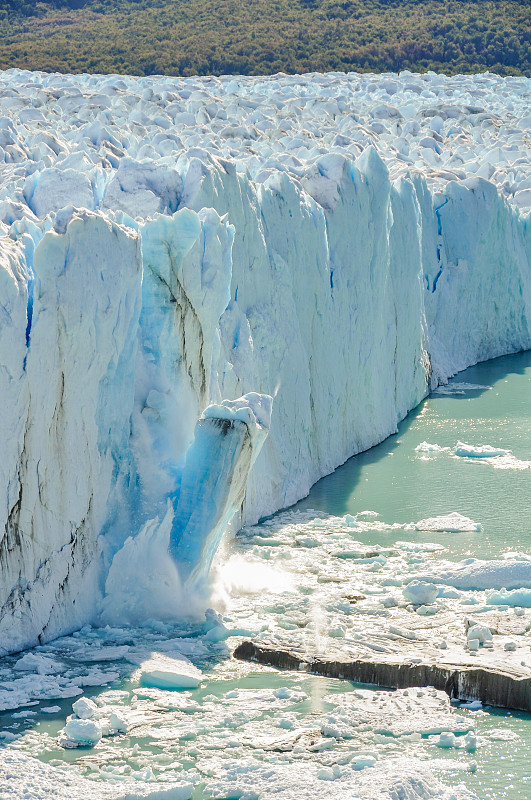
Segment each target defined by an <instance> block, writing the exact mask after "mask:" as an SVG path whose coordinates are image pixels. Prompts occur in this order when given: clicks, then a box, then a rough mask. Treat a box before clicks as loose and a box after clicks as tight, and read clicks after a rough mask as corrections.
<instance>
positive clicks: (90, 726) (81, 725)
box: [59, 718, 102, 747]
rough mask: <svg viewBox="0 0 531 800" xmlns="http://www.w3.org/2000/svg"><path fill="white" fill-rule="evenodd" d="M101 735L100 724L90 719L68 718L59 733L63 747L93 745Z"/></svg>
mask: <svg viewBox="0 0 531 800" xmlns="http://www.w3.org/2000/svg"><path fill="white" fill-rule="evenodd" d="M101 736H102V731H101V725H100V724H99V723H98V722H96V721H95V720H92V719H77V718H76V719H70V720H69V721H68V722H67V723H66V725H65V727H64V728H63V730H62V731H61V732H60V734H59V741H60V743H61V745H62V746H63V747H93V746H94V745H95V744H97V743H98V742H99V740H100V739H101Z"/></svg>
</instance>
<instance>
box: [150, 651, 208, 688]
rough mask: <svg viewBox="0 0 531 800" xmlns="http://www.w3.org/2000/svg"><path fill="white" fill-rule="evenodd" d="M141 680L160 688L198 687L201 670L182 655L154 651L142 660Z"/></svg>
mask: <svg viewBox="0 0 531 800" xmlns="http://www.w3.org/2000/svg"><path fill="white" fill-rule="evenodd" d="M140 669H141V674H140V682H141V684H142V685H143V686H153V687H155V688H158V689H196V688H197V687H198V686H199V685H200V683H201V678H202V675H201V672H200V671H199V670H198V669H197V667H194V665H193V664H192V663H191V661H189V660H188V659H187V658H185V657H184V656H182V655H172V656H170V655H165V654H163V653H152V654H151V655H150V657H149V658H147V659H145V660H143V661H141V662H140Z"/></svg>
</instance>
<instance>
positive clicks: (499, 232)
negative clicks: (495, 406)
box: [0, 71, 531, 654]
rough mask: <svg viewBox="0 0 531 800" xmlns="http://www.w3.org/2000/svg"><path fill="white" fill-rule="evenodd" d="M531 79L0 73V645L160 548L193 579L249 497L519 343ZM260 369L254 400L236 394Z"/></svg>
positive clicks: (523, 336)
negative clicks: (0, 447) (459, 373)
mask: <svg viewBox="0 0 531 800" xmlns="http://www.w3.org/2000/svg"><path fill="white" fill-rule="evenodd" d="M530 96H531V84H530V81H529V80H527V79H502V78H499V77H498V76H493V75H483V76H474V77H463V76H457V77H454V78H445V77H442V76H435V75H431V74H428V75H427V76H415V75H411V74H409V73H401V74H400V75H399V76H396V75H395V76H380V77H378V78H377V77H375V76H359V75H348V76H344V75H343V76H342V75H337V74H331V75H326V76H318V75H313V76H294V77H287V76H280V77H273V78H268V79H262V78H252V79H251V78H241V79H240V78H238V79H235V78H219V79H218V78H204V79H199V78H197V79H192V78H190V79H170V78H143V79H132V78H121V77H118V76H107V77H105V76H60V75H46V74H43V73H25V72H16V71H8V72H5V73H2V74H1V75H0V105H1V111H0V113H1V114H3V115H4V116H3V117H2V118H1V119H0V122H1V131H0V159H2V160H3V162H4V163H3V171H2V183H1V186H0V233H1V237H0V266H1V270H0V282H1V290H2V301H1V303H2V305H1V316H0V363H1V367H2V368H1V370H0V385H1V391H2V395H1V396H2V398H3V400H4V402H3V414H2V418H1V422H0V425H1V426H2V437H3V442H4V449H3V459H2V463H1V465H0V516H1V519H0V531H1V532H2V533H1V534H0V565H1V573H2V581H1V584H0V609H1V610H0V654H2V653H6V652H9V651H13V650H17V649H21V648H23V647H25V646H28V645H30V644H33V643H35V642H36V641H44V640H47V639H50V638H52V637H53V636H54V635H57V634H58V633H59V632H63V631H66V630H72V629H74V628H76V627H78V626H79V625H81V624H83V622H85V621H87V620H94V619H95V617H96V615H97V614H98V613H99V610H100V600H101V598H102V597H105V596H106V600H104V601H103V613H104V617H105V614H107V618H108V619H111V618H113V619H114V618H115V616H116V613H117V612H116V609H117V608H118V607H121V608H123V609H125V608H126V606H127V600H126V598H127V596H128V593H129V595H130V589H129V588H128V587H130V585H131V583H130V581H131V580H134V578H135V575H138V574H139V573H140V571H141V566H144V564H145V559H146V557H149V554H150V553H151V557H152V558H153V559H154V563H156V564H157V569H160V570H161V571H162V572H164V571H165V572H164V574H165V580H166V581H167V582H169V583H170V584H171V581H172V580H174V579H175V580H177V578H178V579H179V580H180V579H181V578H184V579H186V577H187V576H188V577H189V576H190V575H194V576H196V577H197V578H198V579H199V577H202V578H204V573H205V572H206V568H207V566H208V563H209V561H210V560H211V558H212V556H213V552H214V550H215V547H216V545H217V543H218V541H219V536H220V533H221V532H222V529H223V528H224V526H225V525H226V524H227V522H228V520H229V519H230V517H231V515H232V514H233V513H234V512H235V513H236V521H235V523H234V524H235V526H238V525H239V524H243V523H245V522H254V521H256V520H257V519H258V518H259V517H260V516H262V515H265V514H269V513H272V512H273V511H275V510H277V509H278V508H282V507H285V506H287V505H289V504H291V503H293V502H294V501H295V500H297V499H299V498H300V497H302V496H304V495H305V494H306V493H307V491H308V489H309V488H310V486H311V485H312V484H313V483H314V482H315V481H316V480H317V479H318V478H320V477H321V476H322V475H324V474H327V473H329V472H331V471H332V470H333V469H334V468H335V467H336V466H338V465H339V464H340V463H343V462H344V461H345V460H346V459H347V458H348V457H349V456H351V455H353V454H354V453H356V452H359V451H360V450H363V449H366V448H368V447H370V446H371V445H374V444H376V443H377V442H379V441H381V440H382V439H383V438H385V437H386V436H388V435H389V434H390V433H392V432H393V431H395V430H396V425H397V422H398V421H399V420H400V419H402V418H403V417H404V416H405V414H406V413H407V412H408V411H409V410H410V409H411V408H413V407H414V406H415V405H416V404H417V403H418V402H419V401H420V400H421V399H422V397H424V396H425V394H426V392H427V391H428V390H429V388H430V386H434V385H436V384H437V383H439V382H441V381H443V382H444V381H445V380H446V378H447V377H448V376H449V375H451V374H454V373H455V372H456V371H458V370H461V369H463V368H465V367H466V366H468V365H470V364H472V363H475V362H477V361H478V360H482V359H486V358H491V357H494V356H497V355H501V354H503V353H507V352H511V351H515V350H520V349H527V348H529V347H531V336H530V332H529V328H530V311H531V278H530V266H531V235H530V224H529V213H528V211H529V207H530V206H531V189H530V187H531V167H530V163H531V162H530V159H529V151H528V143H527V139H526V136H527V133H526V131H527V128H528V125H529V111H528V108H529V97H530ZM249 393H251V395H249V396H250V397H251V400H249V401H248V402H244V403H243V409H244V411H243V412H242V411H241V409H240V412H241V413H243V415H244V417H245V414H247V418H246V419H244V421H242V419H240V418H238V413H240V412H239V411H238V408H239V406H238V404H236V406H235V405H234V404H231V403H230V402H229V403H228V404H227V403H225V404H224V405H223V403H222V401H223V398H228V399H229V401H233V400H234V399H235V398H238V397H240V396H242V395H248V394H249ZM252 393H260V395H256V394H252ZM259 396H260V397H261V399H260V400H259V401H258V400H256V398H257V397H259ZM268 396H269V397H274V403H273V411H272V415H271V425H270V433H269V436H268V438H267V439H265V432H266V431H267V429H268V427H269V418H268V415H269V413H270V412H271V408H270V406H269V400H267V397H268ZM253 398H254V399H253ZM207 406H210V408H211V409H212V407H213V408H214V409H215V410H214V411H212V410H211V411H210V412H209V411H208V410H207V412H206V413H205V414H203V416H204V417H205V419H203V421H202V422H200V423H198V427H197V431H198V434H197V435H196V437H195V439H194V430H195V429H196V423H197V420H198V418H199V417H200V416H201V414H202V412H204V410H205V408H206V407H207ZM223 409H225V410H223ZM227 409H229V410H230V413H229V411H227ZM235 409H236V410H235ZM245 409H247V411H245ZM253 409H254V411H253ZM250 411H253V413H252V419H251V417H250V416H249V412H250ZM241 413H240V417H241ZM231 415H232V416H231ZM234 415H236V416H234ZM219 420H221V423H220V422H219ZM222 423H223V424H222ZM242 426H243V427H242ZM215 429H217V431H218V433H217V434H216V435H213V430H215ZM228 429H230V436H229V437H223V438H224V439H226V442H225V445H226V447H225V446H223V447H222V446H221V445H220V441H221V439H220V436H221V434H220V431H225V432H226V431H227V430H228ZM257 430H258V431H259V435H258V436H257V439H256V441H257V444H258V446H257V447H256V451H255V452H252V447H251V448H250V447H249V441H250V440H252V439H253V432H255V433H256V431H257ZM255 438H256V437H255ZM192 442H193V444H192ZM260 448H261V449H260ZM259 449H260V452H259V454H258V455H257V453H258V450H259ZM185 464H186V467H185ZM251 465H252V469H251ZM228 466H230V469H227V468H228ZM220 475H224V477H225V479H224V480H221V481H220V480H219V476H220ZM183 489H184V490H185V491H184V492H183ZM211 500H212V502H210V501H211ZM214 500H215V502H214ZM161 542H164V543H165V545H164V548H162V549H163V551H164V553H166V552H167V550H168V548H169V550H170V551H171V552H172V554H173V555H174V559H175V560H174V561H173V562H171V563H166V562H165V563H162V561H163V560H164V559H163V557H162V556H161V545H160V543H161ZM130 563H134V565H136V566H134V569H133V568H131V569H132V570H133V571H132V573H131V574H130V575H129V576H127V575H126V574H125V572H126V569H127V564H130ZM179 563H180V564H181V572H182V575H180V576H179V575H178V572H179V569H178V568H179ZM175 564H176V567H175ZM134 570H137V572H136V573H135V572H134ZM152 590H153V584H149V583H148V585H147V586H146V587H145V596H146V597H147V596H150V595H153V591H152ZM113 592H114V593H115V595H114V597H113V602H110V601H109V597H111V596H112V593H113ZM114 601H116V602H115V603H114ZM152 602H153V607H152V610H153V608H155V609H156V610H157V611H158V609H159V608H160V603H159V606H157V602H159V601H158V600H157V599H156V598H155V597H153V598H152ZM113 603H114V612H113V610H112V607H113ZM172 610H174V612H175V613H177V612H178V608H174V609H172ZM113 613H114V617H113ZM142 613H146V614H149V610H148V609H147V606H146V605H145V604H143V603H139V604H138V607H137V608H136V609H135V614H134V615H133V617H134V619H135V621H138V618H139V615H140V616H141V615H142Z"/></svg>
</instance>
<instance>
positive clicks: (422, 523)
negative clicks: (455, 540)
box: [415, 511, 481, 533]
mask: <svg viewBox="0 0 531 800" xmlns="http://www.w3.org/2000/svg"><path fill="white" fill-rule="evenodd" d="M415 528H416V529H417V530H418V531H444V532H447V533H460V532H461V531H462V532H468V531H470V532H479V531H481V524H480V523H479V522H474V521H473V520H471V519H469V518H468V517H465V516H463V515H462V514H459V513H458V512H457V511H452V513H451V514H444V515H442V516H439V517H427V518H426V519H421V520H419V522H417V523H415Z"/></svg>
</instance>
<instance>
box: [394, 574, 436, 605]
mask: <svg viewBox="0 0 531 800" xmlns="http://www.w3.org/2000/svg"><path fill="white" fill-rule="evenodd" d="M403 594H404V597H405V598H406V600H409V602H410V603H416V604H418V605H424V604H426V603H433V601H434V600H435V598H436V597H437V595H438V594H439V589H438V587H437V586H435V584H433V583H426V581H417V580H413V581H411V583H409V584H408V585H407V586H406V587H405V588H404V589H403Z"/></svg>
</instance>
